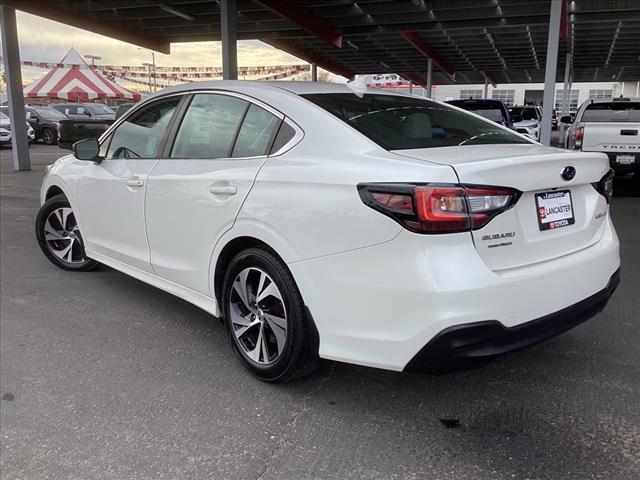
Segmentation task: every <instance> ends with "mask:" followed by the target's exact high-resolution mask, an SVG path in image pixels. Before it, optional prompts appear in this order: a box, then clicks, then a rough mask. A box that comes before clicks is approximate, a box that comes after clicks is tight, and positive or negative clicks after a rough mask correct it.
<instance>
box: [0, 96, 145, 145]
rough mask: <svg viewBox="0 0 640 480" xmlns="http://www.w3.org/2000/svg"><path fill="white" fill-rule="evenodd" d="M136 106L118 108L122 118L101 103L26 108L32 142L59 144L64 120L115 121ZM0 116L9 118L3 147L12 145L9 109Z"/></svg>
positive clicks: (3, 108) (1, 109)
mask: <svg viewBox="0 0 640 480" xmlns="http://www.w3.org/2000/svg"><path fill="white" fill-rule="evenodd" d="M133 105H134V104H133V103H127V104H123V105H120V106H118V108H117V111H118V112H119V114H118V115H116V110H114V109H112V108H110V107H108V106H107V105H104V104H101V103H60V104H53V105H49V106H30V105H27V106H26V107H25V119H26V121H27V123H28V125H29V128H30V129H31V132H32V134H33V138H32V136H30V137H29V141H30V143H33V142H38V141H42V142H43V143H44V144H46V145H56V144H57V143H58V140H59V138H60V130H61V127H62V122H63V121H64V120H76V121H86V120H91V121H94V120H100V121H106V122H113V121H114V120H115V119H116V118H117V116H119V115H122V113H124V112H126V111H127V110H128V109H129V108H131V106H133ZM0 113H2V114H4V115H5V116H6V117H7V118H6V119H5V120H3V122H2V123H3V126H2V129H3V131H2V133H1V135H0V142H1V143H2V144H3V145H5V144H10V143H11V133H10V132H11V127H10V125H9V119H8V115H9V107H8V106H0ZM103 130H104V129H103Z"/></svg>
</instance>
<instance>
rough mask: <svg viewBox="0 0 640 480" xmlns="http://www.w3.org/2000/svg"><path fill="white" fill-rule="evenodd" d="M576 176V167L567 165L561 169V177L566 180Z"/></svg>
mask: <svg viewBox="0 0 640 480" xmlns="http://www.w3.org/2000/svg"><path fill="white" fill-rule="evenodd" d="M575 176H576V169H575V168H574V167H572V166H571V165H569V166H568V167H564V170H562V178H564V179H565V180H566V181H567V182H568V181H569V180H573V179H574V178H575Z"/></svg>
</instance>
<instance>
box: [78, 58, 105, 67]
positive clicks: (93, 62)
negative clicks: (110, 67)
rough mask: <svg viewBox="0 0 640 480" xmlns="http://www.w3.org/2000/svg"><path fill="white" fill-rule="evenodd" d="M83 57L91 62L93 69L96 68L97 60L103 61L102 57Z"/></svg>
mask: <svg viewBox="0 0 640 480" xmlns="http://www.w3.org/2000/svg"><path fill="white" fill-rule="evenodd" d="M83 57H84V58H88V59H90V60H91V66H92V67H93V66H95V64H96V60H102V57H99V56H98V55H83Z"/></svg>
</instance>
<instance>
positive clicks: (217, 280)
mask: <svg viewBox="0 0 640 480" xmlns="http://www.w3.org/2000/svg"><path fill="white" fill-rule="evenodd" d="M251 247H265V248H267V249H269V250H270V251H271V252H272V253H273V254H274V255H276V256H277V257H278V258H280V256H279V255H278V254H277V253H276V252H275V251H274V250H273V248H271V247H270V246H269V245H267V244H266V243H264V242H263V241H262V240H258V239H257V238H254V237H238V238H234V239H233V240H231V241H230V242H229V243H227V244H226V245H225V246H224V248H223V249H222V251H221V252H220V255H218V260H217V261H216V268H215V270H214V273H213V291H214V294H215V296H216V299H217V300H218V304H220V302H221V301H222V284H223V283H224V275H225V272H226V271H227V267H228V266H229V263H230V262H231V260H232V259H233V257H235V256H236V255H237V254H238V253H240V252H241V251H242V250H245V249H247V248H251Z"/></svg>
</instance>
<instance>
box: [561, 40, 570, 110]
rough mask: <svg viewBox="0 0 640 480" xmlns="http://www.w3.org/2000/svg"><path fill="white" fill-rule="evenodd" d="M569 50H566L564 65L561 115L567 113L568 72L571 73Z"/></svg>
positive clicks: (568, 95)
mask: <svg viewBox="0 0 640 480" xmlns="http://www.w3.org/2000/svg"><path fill="white" fill-rule="evenodd" d="M571 60H572V57H571V52H567V56H566V58H565V65H564V87H563V89H562V110H561V114H562V115H569V98H570V96H571V90H569V74H570V73H571Z"/></svg>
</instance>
